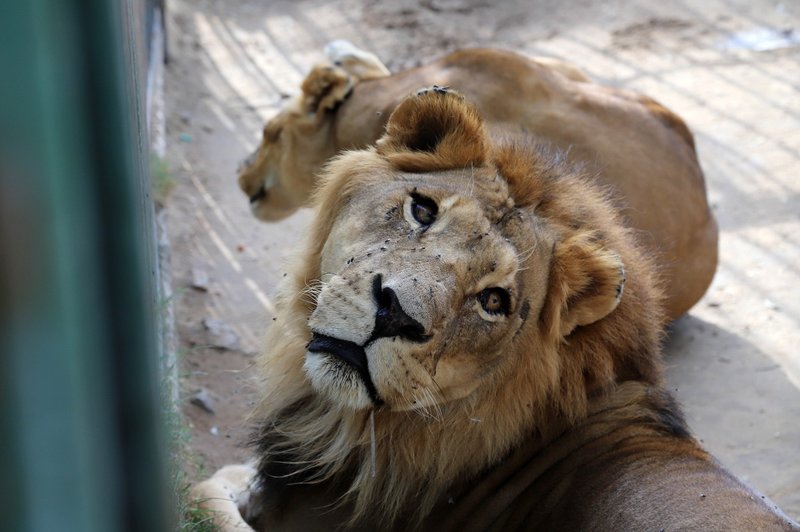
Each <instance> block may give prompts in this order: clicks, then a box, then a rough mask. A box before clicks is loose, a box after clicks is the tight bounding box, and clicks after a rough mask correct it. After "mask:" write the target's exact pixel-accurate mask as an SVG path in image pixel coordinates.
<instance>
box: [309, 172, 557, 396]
mask: <svg viewBox="0 0 800 532" xmlns="http://www.w3.org/2000/svg"><path fill="white" fill-rule="evenodd" d="M363 171H365V172H369V173H370V179H369V180H368V181H366V182H365V183H364V184H363V185H362V186H359V187H358V188H357V189H356V190H354V191H353V193H352V195H351V196H350V198H349V201H347V202H346V203H345V204H344V205H343V206H342V209H341V210H340V212H338V213H337V215H336V217H335V221H334V223H333V226H332V229H331V232H330V235H329V237H328V239H327V242H326V244H325V246H324V248H323V251H322V254H321V260H320V268H321V272H323V275H322V281H323V282H322V285H321V289H320V291H319V294H318V297H317V306H316V309H315V310H314V312H313V313H312V315H311V318H310V321H309V327H310V329H311V331H312V333H313V334H314V337H313V340H312V342H311V344H310V345H309V348H308V349H309V352H308V354H307V355H306V361H305V369H306V372H307V374H308V376H309V378H310V379H311V381H312V383H313V385H314V387H315V388H316V389H317V390H318V391H320V392H322V393H324V394H325V395H327V396H328V397H330V398H331V399H332V400H334V401H337V402H341V403H345V404H347V405H348V406H350V407H352V408H370V407H372V406H373V405H375V404H385V405H386V406H388V407H389V408H392V409H396V410H404V409H414V408H420V407H422V408H424V407H431V406H435V405H437V404H441V403H444V402H448V401H452V400H454V399H459V398H462V397H464V396H466V395H468V394H470V393H471V392H473V391H474V390H475V389H476V388H478V387H480V386H481V384H482V383H483V382H485V381H487V380H490V379H491V378H492V377H493V375H494V374H495V373H496V371H497V370H498V369H499V368H502V367H503V366H504V365H507V364H509V363H511V362H512V360H513V357H512V355H511V354H510V353H511V349H510V347H509V344H510V342H511V341H512V339H513V337H514V334H515V333H516V332H517V331H518V330H519V329H520V327H522V325H523V324H524V322H525V320H526V318H527V316H528V314H533V315H536V314H538V312H539V310H540V307H541V305H542V301H543V296H544V293H543V291H542V290H531V287H542V286H544V285H545V284H546V272H547V270H548V263H549V260H550V255H551V253H550V250H551V248H552V241H551V240H550V239H549V238H548V237H547V235H546V234H541V235H534V234H532V233H531V232H530V231H526V230H523V229H522V228H524V227H527V226H528V225H529V222H530V221H529V220H528V219H527V216H526V215H525V214H524V213H522V212H521V211H518V210H515V209H514V208H513V202H512V201H511V199H510V198H509V195H508V189H507V187H506V185H505V182H504V181H503V180H502V179H500V178H498V177H497V176H496V173H494V172H492V171H491V170H489V169H486V168H480V169H473V170H469V169H466V170H453V171H444V172H437V173H432V174H424V173H402V172H397V171H395V170H392V168H391V167H390V166H389V165H388V164H381V163H380V162H377V163H376V164H375V165H373V166H371V167H370V168H369V170H367V169H364V170H363ZM359 181H360V179H359ZM531 278H533V279H531Z"/></svg>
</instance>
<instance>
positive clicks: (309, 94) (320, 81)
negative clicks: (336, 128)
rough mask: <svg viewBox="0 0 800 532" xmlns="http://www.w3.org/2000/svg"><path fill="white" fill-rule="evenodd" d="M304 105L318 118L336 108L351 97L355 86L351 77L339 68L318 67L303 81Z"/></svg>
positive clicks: (329, 66)
mask: <svg viewBox="0 0 800 532" xmlns="http://www.w3.org/2000/svg"><path fill="white" fill-rule="evenodd" d="M302 90H303V105H304V106H305V108H306V110H307V111H308V112H309V113H310V114H316V115H317V116H318V117H319V116H321V115H322V114H323V113H325V112H327V111H331V110H333V109H336V107H337V106H338V105H339V104H340V103H342V102H343V101H344V100H346V99H347V97H348V96H350V92H351V91H352V90H353V84H352V81H351V79H350V75H349V74H348V73H347V72H345V71H344V70H342V69H341V68H339V67H335V66H331V65H325V64H322V65H317V66H315V67H314V68H313V69H311V72H310V73H309V74H308V76H306V79H305V80H303V85H302Z"/></svg>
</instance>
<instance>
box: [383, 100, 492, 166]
mask: <svg viewBox="0 0 800 532" xmlns="http://www.w3.org/2000/svg"><path fill="white" fill-rule="evenodd" d="M377 152H378V154H379V155H381V156H383V157H385V158H386V159H388V160H389V161H390V162H391V163H392V164H394V165H395V166H396V167H397V168H399V169H400V170H405V171H409V172H415V171H416V172H418V171H431V170H445V169H448V168H464V167H467V166H470V165H473V166H481V165H483V164H484V163H485V161H486V155H487V142H486V135H485V133H484V130H483V121H482V120H481V117H480V115H479V114H478V111H477V109H475V107H473V106H472V105H470V104H469V103H467V102H466V101H465V100H464V98H463V96H461V95H460V94H458V93H456V92H453V91H451V90H449V89H447V88H443V87H437V86H436V85H434V86H433V87H432V88H430V89H422V90H420V91H418V92H417V93H416V94H414V95H412V96H409V97H407V98H406V99H405V100H403V101H402V102H401V103H400V105H399V106H397V109H395V110H394V112H393V113H392V115H391V116H390V117H389V122H388V123H387V124H386V133H385V134H384V136H383V137H382V138H381V139H380V140H379V141H378V143H377Z"/></svg>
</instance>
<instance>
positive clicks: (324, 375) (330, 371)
mask: <svg viewBox="0 0 800 532" xmlns="http://www.w3.org/2000/svg"><path fill="white" fill-rule="evenodd" d="M303 369H304V370H305V372H306V375H307V376H308V378H309V380H310V381H311V386H312V387H313V388H314V390H316V391H317V393H319V394H320V395H322V396H323V397H325V398H327V399H328V400H330V401H331V402H333V403H335V404H338V405H341V406H343V407H345V408H349V409H353V410H369V409H372V408H374V407H375V404H374V403H373V401H372V399H371V398H370V396H369V392H368V391H367V387H366V385H365V384H364V381H363V380H362V378H361V376H360V375H359V374H358V372H357V371H356V370H355V369H353V368H352V367H351V366H350V365H348V364H347V363H345V362H343V361H341V360H339V359H337V358H335V357H333V356H332V355H329V354H327V353H311V352H307V353H306V360H305V363H304V364H303Z"/></svg>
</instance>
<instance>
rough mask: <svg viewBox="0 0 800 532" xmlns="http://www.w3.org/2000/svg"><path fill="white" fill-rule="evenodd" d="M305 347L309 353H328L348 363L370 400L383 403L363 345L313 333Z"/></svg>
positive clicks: (377, 403)
mask: <svg viewBox="0 0 800 532" xmlns="http://www.w3.org/2000/svg"><path fill="white" fill-rule="evenodd" d="M306 349H307V350H308V351H309V352H311V353H322V354H326V355H330V356H332V357H334V358H336V359H338V360H341V361H342V362H344V363H346V364H347V365H349V366H350V367H351V368H353V370H355V371H356V373H358V375H359V376H360V377H361V380H362V381H363V382H364V386H365V387H366V389H367V394H369V398H370V399H371V400H372V402H373V403H375V404H376V405H381V404H383V401H382V400H381V398H380V396H379V395H378V390H377V389H376V388H375V383H374V382H372V377H371V376H370V374H369V367H368V366H367V353H366V351H365V350H364V347H363V346H360V345H358V344H356V343H353V342H350V341H348V340H341V339H339V338H333V337H332V336H325V335H323V334H318V333H314V335H313V336H312V338H311V341H310V342H309V343H308V345H307V346H306Z"/></svg>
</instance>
